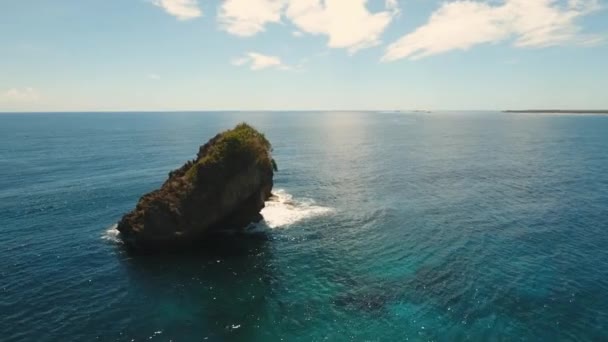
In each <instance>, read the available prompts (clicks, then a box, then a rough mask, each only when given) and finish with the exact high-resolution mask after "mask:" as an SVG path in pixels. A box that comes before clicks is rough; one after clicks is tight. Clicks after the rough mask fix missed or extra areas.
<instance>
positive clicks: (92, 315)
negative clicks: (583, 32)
mask: <svg viewBox="0 0 608 342" xmlns="http://www.w3.org/2000/svg"><path fill="white" fill-rule="evenodd" d="M243 120H246V121H248V122H250V123H251V124H253V125H254V126H256V127H257V128H259V129H260V130H262V131H264V132H265V133H266V135H267V136H268V138H269V139H270V141H271V142H272V143H273V145H274V156H275V159H276V160H277V162H278V165H279V169H280V171H279V173H277V174H276V176H275V183H276V184H275V189H277V190H278V191H277V192H278V193H279V194H280V195H281V198H282V201H283V203H275V204H273V206H272V207H269V208H268V210H267V211H266V213H265V216H266V218H267V221H268V222H267V226H269V227H268V228H266V229H267V230H268V233H267V234H268V236H269V239H268V240H263V239H253V238H252V239H244V240H241V241H227V242H226V243H225V245H222V244H219V245H218V247H217V249H216V250H214V251H207V252H204V253H199V254H196V255H175V256H136V255H130V254H128V253H126V252H125V251H124V250H123V249H122V248H121V246H120V244H119V243H117V242H115V241H113V235H112V233H111V232H112V231H111V230H109V228H110V227H111V226H112V225H113V224H114V223H115V222H117V221H118V220H119V218H120V217H121V215H122V214H123V213H125V212H127V211H129V210H130V209H132V208H133V206H134V205H135V203H136V201H137V199H138V198H139V196H141V195H142V194H144V193H146V192H148V191H150V190H153V189H155V188H157V187H158V186H159V185H160V184H161V183H162V182H163V181H164V180H165V178H166V177H167V174H168V171H169V170H172V169H174V168H176V167H178V166H180V165H181V164H182V163H183V162H184V161H186V160H188V159H191V158H192V157H194V155H195V154H196V152H197V150H198V146H199V145H200V144H202V143H204V142H205V141H207V140H208V139H209V138H210V137H212V136H213V135H214V134H215V133H217V132H218V131H220V130H223V129H227V128H230V127H232V126H233V125H234V124H236V123H237V122H239V121H243ZM279 189H280V190H279ZM290 196H292V199H291V201H289V197H290ZM607 246H608V116H599V115H595V116H594V115H589V116H585V115H532V114H502V113H496V112H486V113H484V112H471V113H456V112H452V113H433V114H416V113H364V112H344V113H339V112H331V113H321V112H314V113H309V112H296V113H278V112H277V113H95V114H92V113H79V114H78V113H70V114H67V113H54V114H5V115H0V272H1V273H0V340H2V341H92V340H102V341H114V340H117V341H131V340H133V339H134V340H135V341H143V340H153V341H154V340H157V341H169V340H172V341H204V340H208V341H280V340H283V341H324V340H328V341H351V340H352V341H404V340H408V339H409V340H412V341H417V340H425V341H426V340H437V341H454V340H471V341H479V340H506V341H514V340H526V341H538V340H544V341H555V340H579V341H592V340H593V341H601V340H608V248H607Z"/></svg>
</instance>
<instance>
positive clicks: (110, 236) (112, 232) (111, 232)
mask: <svg viewBox="0 0 608 342" xmlns="http://www.w3.org/2000/svg"><path fill="white" fill-rule="evenodd" d="M116 227H118V224H117V223H115V224H113V225H112V226H110V228H108V229H106V231H105V232H104V233H103V235H102V236H101V238H102V239H103V240H106V241H110V242H113V243H122V240H121V239H120V232H119V231H118V230H117V229H116Z"/></svg>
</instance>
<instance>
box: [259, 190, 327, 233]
mask: <svg viewBox="0 0 608 342" xmlns="http://www.w3.org/2000/svg"><path fill="white" fill-rule="evenodd" d="M273 194H274V196H273V197H272V198H271V199H270V200H268V201H267V202H266V207H265V208H264V209H262V212H261V213H262V216H263V217H264V222H265V223H266V225H267V226H268V227H270V228H281V227H286V226H290V225H292V224H294V223H296V222H298V221H301V220H304V219H307V218H311V217H315V216H321V215H326V214H328V213H331V212H333V209H332V208H329V207H323V206H319V205H316V204H315V201H314V200H312V199H309V198H304V199H299V200H296V199H294V198H293V196H292V195H290V194H288V193H287V192H286V191H285V190H283V189H278V190H275V191H273Z"/></svg>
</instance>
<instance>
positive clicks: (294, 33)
mask: <svg viewBox="0 0 608 342" xmlns="http://www.w3.org/2000/svg"><path fill="white" fill-rule="evenodd" d="M291 35H292V36H294V37H296V38H300V37H302V36H303V35H304V33H302V31H293V32H291Z"/></svg>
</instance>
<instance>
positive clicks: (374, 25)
mask: <svg viewBox="0 0 608 342" xmlns="http://www.w3.org/2000/svg"><path fill="white" fill-rule="evenodd" d="M376 1H378V0H376ZM398 14H399V8H398V3H397V1H396V0H385V10H384V11H380V12H377V13H372V12H370V11H369V10H368V9H367V0H225V1H224V3H223V5H222V6H221V8H220V10H219V14H218V22H219V24H220V27H221V28H222V29H224V30H226V31H227V32H228V33H231V34H233V35H237V36H242V37H248V36H253V35H255V34H257V33H259V32H262V31H264V30H265V27H266V25H267V24H269V23H282V18H283V17H285V18H287V19H288V20H290V21H291V22H292V23H293V24H294V25H295V26H296V27H297V29H298V30H297V31H294V32H293V33H292V34H293V35H294V36H295V37H299V36H301V35H303V34H304V33H309V34H313V35H325V36H327V37H328V39H329V41H328V46H329V47H332V48H346V49H348V50H349V51H350V52H351V53H354V52H356V51H357V50H359V49H363V48H368V47H371V46H374V45H377V44H379V43H380V35H381V34H382V33H383V32H384V30H385V29H386V27H387V26H388V25H389V24H390V22H391V21H392V20H393V18H394V17H395V16H396V15H398Z"/></svg>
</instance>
